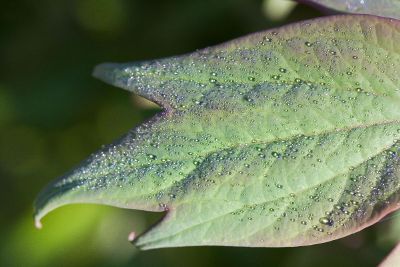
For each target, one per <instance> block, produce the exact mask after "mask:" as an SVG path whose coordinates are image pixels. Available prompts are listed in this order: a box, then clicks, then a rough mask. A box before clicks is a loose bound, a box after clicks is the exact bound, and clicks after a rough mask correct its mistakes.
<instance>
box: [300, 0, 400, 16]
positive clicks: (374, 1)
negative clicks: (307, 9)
mask: <svg viewBox="0 0 400 267" xmlns="http://www.w3.org/2000/svg"><path fill="white" fill-rule="evenodd" d="M297 2H300V3H308V4H311V5H315V6H317V7H323V8H328V9H332V10H336V11H340V12H346V13H355V14H370V15H377V16H383V17H389V18H395V19H400V1H398V0H297Z"/></svg>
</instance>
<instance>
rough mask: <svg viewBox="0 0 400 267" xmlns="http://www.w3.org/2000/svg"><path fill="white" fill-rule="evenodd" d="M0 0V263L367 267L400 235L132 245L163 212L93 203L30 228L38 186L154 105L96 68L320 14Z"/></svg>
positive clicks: (269, 8) (278, 8) (175, 3)
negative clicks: (287, 243) (96, 74)
mask: <svg viewBox="0 0 400 267" xmlns="http://www.w3.org/2000/svg"><path fill="white" fill-rule="evenodd" d="M0 3H1V5H0V201H1V202H0V207H1V213H0V266H11V267H13V266H18V267H19V266H38V267H39V266H40V267H42V266H96V267H102V266H104V267H106V266H146V267H148V266H163V267H168V266H208V267H212V266H231V267H233V266H296V267H302V266H304V267H305V266H307V267H309V266H324V267H329V266H335V267H336V266H363V267H365V266H375V265H376V264H377V263H378V262H379V261H380V260H381V259H382V258H383V257H384V256H385V255H386V254H387V253H388V252H389V250H390V249H391V247H392V246H393V245H394V243H395V240H396V239H397V237H398V236H399V235H400V220H399V219H397V216H396V215H394V216H393V215H392V218H391V219H389V220H386V221H385V222H381V223H379V224H378V225H376V226H374V227H372V228H369V229H368V230H366V231H363V232H362V233H358V234H355V235H353V236H351V237H348V238H345V239H342V240H338V241H335V242H331V243H328V244H323V245H317V246H311V247H303V248H255V249H254V248H230V247H198V248H197V247H195V248H176V249H158V250H151V251H139V250H137V249H136V248H135V247H134V246H132V245H131V244H130V243H129V242H128V240H127V236H128V233H129V232H130V231H132V230H135V231H136V232H139V233H140V232H141V231H143V230H144V229H145V228H147V227H149V226H150V225H152V224H153V223H154V222H155V221H157V220H158V219H159V218H160V217H161V216H162V214H149V213H146V212H142V211H130V210H121V209H117V208H111V207H104V206H95V205H71V206H66V207H63V208H60V209H59V210H56V211H54V212H53V213H51V214H50V215H48V216H47V217H46V218H45V219H44V220H43V224H44V228H43V229H42V230H40V231H39V230H36V229H35V228H34V224H33V219H32V213H33V208H32V206H33V201H34V199H35V197H36V195H37V193H38V192H39V191H40V189H41V188H43V187H44V186H45V185H46V184H47V183H48V182H49V181H51V180H52V179H54V178H56V177H57V176H60V175H61V174H63V173H64V172H66V171H68V170H69V169H71V168H72V167H74V166H75V165H76V164H78V163H79V162H80V161H81V160H83V159H84V158H86V157H87V156H88V155H89V154H90V153H91V152H94V151H95V150H97V149H98V148H99V147H100V146H101V145H102V144H107V143H110V142H111V141H113V140H114V139H117V138H118V137H120V136H121V135H122V134H123V133H125V132H127V131H128V130H129V129H130V128H132V127H134V126H135V125H137V124H139V123H140V122H142V121H143V120H145V119H148V118H149V117H151V116H152V115H154V114H155V113H156V112H157V111H158V109H157V106H155V105H153V104H152V103H149V102H147V101H145V100H143V99H142V98H139V97H136V96H133V95H131V94H129V93H128V92H126V91H123V90H121V89H117V88H114V87H111V86H108V85H106V84H103V83H101V82H100V81H97V80H95V79H94V78H92V77H91V71H92V69H93V67H94V66H95V65H96V64H98V63H101V62H107V61H115V62H126V61H137V60H144V59H153V58H159V57H167V56H172V55H177V54H182V53H187V52H190V51H193V50H195V49H199V48H203V47H206V46H210V45H215V44H218V43H221V42H224V41H227V40H230V39H232V38H236V37H239V36H242V35H245V34H248V33H252V32H255V31H260V30H264V29H269V28H271V27H274V26H279V25H283V24H286V23H288V22H294V21H299V20H303V19H308V18H313V17H317V16H321V15H322V14H320V13H319V12H318V11H316V10H314V9H312V8H310V7H306V6H300V5H295V4H293V3H292V4H291V3H289V2H287V1H286V0H264V1H262V0H190V1H188V0H186V1H184V0H169V1H166V0H159V1H155V0H154V1H151V0H135V1H134V0H37V1H31V0H12V1H5V0H0ZM396 220H397V221H398V222H396Z"/></svg>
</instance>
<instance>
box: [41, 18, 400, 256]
mask: <svg viewBox="0 0 400 267" xmlns="http://www.w3.org/2000/svg"><path fill="white" fill-rule="evenodd" d="M399 30H400V26H399V25H398V22H396V21H392V20H389V19H383V18H378V17H373V16H335V17H329V18H323V19H316V20H311V21H306V22H301V23H297V24H292V25H290V26H286V27H282V28H278V29H275V30H271V31H266V32H262V33H257V34H253V35H249V36H246V37H244V38H241V39H237V40H234V41H231V42H228V43H225V44H223V45H220V46H216V47H212V48H207V49H204V50H200V51H197V52H194V53H192V54H188V55H184V56H180V57H173V58H167V59H162V60H155V61H149V62H141V63H132V64H105V65H100V66H99V67H97V68H96V70H95V76H96V77H99V78H100V79H103V80H104V81H106V82H108V83H111V84H114V85H116V86H119V87H122V88H125V89H128V90H130V91H132V92H135V93H137V94H139V95H141V96H144V97H146V98H148V99H150V100H152V101H155V102H157V103H159V104H160V105H161V106H162V107H163V108H164V110H163V112H162V113H160V114H159V115H158V116H156V117H155V118H153V119H152V120H151V121H149V122H147V123H144V124H142V125H141V126H139V127H137V128H135V129H133V130H132V131H131V132H129V133H128V134H127V135H126V136H124V137H122V138H121V139H120V140H119V141H117V142H115V143H114V144H112V145H110V146H108V147H106V148H104V149H102V150H101V151H99V152H97V153H96V154H94V155H93V156H92V157H90V158H89V159H88V160H87V161H85V162H84V163H82V165H81V166H80V167H78V168H76V169H75V170H73V171H72V172H70V173H69V174H67V175H65V176H63V177H61V178H60V179H59V180H57V181H55V182H54V183H53V184H51V185H50V186H49V187H47V188H46V189H45V190H44V191H43V192H42V194H41V195H40V196H39V198H38V200H37V205H36V208H37V213H36V220H37V222H39V221H40V219H41V218H42V217H43V216H44V215H45V214H46V213H48V212H50V211H51V210H53V209H55V208H57V207H59V206H62V205H65V204H70V203H81V202H88V203H102V204H107V205H113V206H118V207H123V208H133V209H143V210H149V211H167V215H166V217H165V218H164V219H163V221H162V222H160V223H159V224H157V225H156V226H155V227H154V228H152V229H151V230H150V231H148V232H147V233H145V234H144V235H142V236H140V237H139V238H138V239H137V240H136V241H135V243H136V245H138V246H139V247H141V248H143V249H151V248H158V247H174V246H195V245H230V246H301V245H309V244H315V243H321V242H326V241H330V240H333V239H337V238H340V237H343V236H345V235H348V234H351V233H353V232H356V231H359V230H360V229H362V228H365V227H366V226H368V225H371V224H373V223H375V222H376V221H378V220H379V219H380V218H381V217H382V216H384V215H385V214H387V213H388V212H390V211H392V210H395V209H397V201H398V190H399V182H398V172H399V169H398V160H399V158H398V150H399V149H398V143H397V140H398V137H399V135H400V122H399V118H400V107H399V101H400V99H399V92H398V84H399V80H398V77H399V72H398V64H399V63H398V62H400V61H399V59H400V55H399V52H400V47H398V46H397V44H398V43H399V41H400V33H399Z"/></svg>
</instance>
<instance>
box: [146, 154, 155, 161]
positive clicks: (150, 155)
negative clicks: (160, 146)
mask: <svg viewBox="0 0 400 267" xmlns="http://www.w3.org/2000/svg"><path fill="white" fill-rule="evenodd" d="M148 157H149V159H152V160H155V159H156V158H157V156H156V155H153V154H149V155H148Z"/></svg>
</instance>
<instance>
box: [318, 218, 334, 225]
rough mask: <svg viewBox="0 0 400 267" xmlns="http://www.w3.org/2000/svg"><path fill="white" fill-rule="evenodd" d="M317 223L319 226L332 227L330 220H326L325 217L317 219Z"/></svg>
mask: <svg viewBox="0 0 400 267" xmlns="http://www.w3.org/2000/svg"><path fill="white" fill-rule="evenodd" d="M319 222H320V223H321V224H325V225H332V220H331V219H329V218H327V217H322V218H320V219H319Z"/></svg>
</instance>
